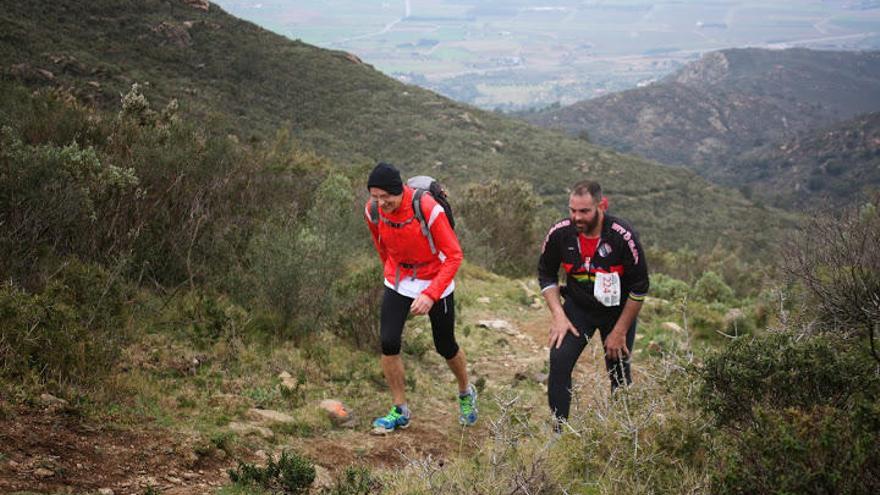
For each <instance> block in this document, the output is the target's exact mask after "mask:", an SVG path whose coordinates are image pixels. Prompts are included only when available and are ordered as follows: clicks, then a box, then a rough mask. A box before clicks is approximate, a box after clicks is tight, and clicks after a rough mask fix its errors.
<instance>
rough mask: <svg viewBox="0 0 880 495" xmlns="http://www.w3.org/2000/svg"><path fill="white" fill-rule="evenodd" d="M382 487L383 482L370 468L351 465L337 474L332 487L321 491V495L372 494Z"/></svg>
mask: <svg viewBox="0 0 880 495" xmlns="http://www.w3.org/2000/svg"><path fill="white" fill-rule="evenodd" d="M381 489H382V484H381V483H380V482H379V480H377V479H376V478H375V477H374V476H373V475H372V474H371V473H370V469H369V468H367V467H354V466H349V467H347V468H345V471H344V472H342V473H341V474H340V475H339V476H337V478H336V480H335V481H334V484H333V486H332V487H331V488H325V489H324V490H322V491H321V495H370V494H372V493H378V492H379V491H380V490H381Z"/></svg>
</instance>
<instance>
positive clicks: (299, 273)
mask: <svg viewBox="0 0 880 495" xmlns="http://www.w3.org/2000/svg"><path fill="white" fill-rule="evenodd" d="M353 204H354V203H353V192H352V189H351V183H350V182H349V181H348V179H347V178H345V177H344V176H342V175H337V174H334V175H331V176H329V177H328V178H327V179H326V180H325V181H324V183H322V184H321V186H320V188H319V189H318V192H317V193H316V196H315V205H314V206H312V208H311V209H309V211H308V212H307V214H306V215H305V217H304V218H303V219H300V218H297V217H295V216H292V215H290V214H282V215H279V216H276V217H275V218H274V219H272V220H270V221H269V222H267V223H266V224H265V225H264V226H263V228H262V230H261V231H260V232H259V233H257V235H255V236H254V237H253V239H252V240H251V245H250V248H249V259H250V265H251V267H252V270H253V278H254V281H253V283H255V284H256V291H257V292H258V293H259V294H261V297H262V298H263V300H265V301H266V303H268V305H269V306H270V307H271V308H273V309H274V310H275V312H276V313H277V314H278V315H279V317H280V318H281V319H282V321H283V322H284V323H285V326H287V325H291V326H292V327H293V329H294V332H295V335H299V336H301V335H304V334H307V333H310V332H315V331H317V330H319V329H321V328H323V327H325V326H329V325H330V324H332V322H333V319H334V316H335V312H336V311H337V306H336V304H335V303H336V300H335V298H334V293H333V291H332V290H328V286H331V287H332V285H333V284H334V282H335V281H337V280H340V279H342V278H343V277H345V276H346V274H347V270H348V267H349V266H350V265H351V264H352V259H353V258H354V253H355V252H356V251H357V250H358V246H357V243H356V242H354V239H352V237H354V238H355V239H356V238H357V234H356V233H355V231H356V227H355V226H356V225H357V219H358V218H359V215H360V210H358V209H355V208H354V207H353Z"/></svg>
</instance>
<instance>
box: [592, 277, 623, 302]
mask: <svg viewBox="0 0 880 495" xmlns="http://www.w3.org/2000/svg"><path fill="white" fill-rule="evenodd" d="M593 295H594V296H595V297H596V300H597V301H599V302H600V303H601V304H602V305H603V306H620V276H619V275H618V274H616V273H596V282H595V283H594V284H593Z"/></svg>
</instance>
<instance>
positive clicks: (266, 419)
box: [247, 408, 296, 424]
mask: <svg viewBox="0 0 880 495" xmlns="http://www.w3.org/2000/svg"><path fill="white" fill-rule="evenodd" d="M247 416H248V419H251V420H253V421H257V422H260V423H270V424H271V423H295V422H296V419H294V418H293V416H291V415H289V414H285V413H283V412H280V411H273V410H272V409H256V408H254V409H250V410H248V412H247Z"/></svg>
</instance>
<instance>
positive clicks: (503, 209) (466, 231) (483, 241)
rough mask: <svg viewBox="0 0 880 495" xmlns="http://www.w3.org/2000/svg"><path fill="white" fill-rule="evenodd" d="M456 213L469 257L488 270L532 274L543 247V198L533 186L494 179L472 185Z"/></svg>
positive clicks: (515, 181)
mask: <svg viewBox="0 0 880 495" xmlns="http://www.w3.org/2000/svg"><path fill="white" fill-rule="evenodd" d="M459 204H460V205H461V206H460V209H459V210H458V211H457V212H456V213H458V212H459V211H460V214H459V218H461V219H462V222H461V223H462V227H460V228H459V232H460V237H461V239H462V243H463V244H464V248H465V251H466V255H467V256H468V258H469V259H471V260H472V261H476V262H477V263H478V264H480V265H483V266H484V267H486V268H488V269H490V270H493V271H496V272H499V273H505V274H510V275H525V274H531V273H532V272H533V271H534V267H535V263H536V260H537V259H538V249H539V248H540V238H541V230H540V229H542V228H544V227H545V226H539V225H538V224H537V221H536V220H537V218H538V217H539V214H538V213H539V211H540V209H541V205H542V202H541V199H540V198H539V197H538V196H537V195H536V194H535V192H534V190H533V189H532V186H531V184H528V183H526V182H523V181H520V180H513V181H506V182H502V181H500V180H492V181H489V182H486V183H481V184H471V185H470V186H468V187H467V188H466V189H465V191H464V194H463V195H462V199H461V201H460V203H458V204H456V207H458V206H459Z"/></svg>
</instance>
